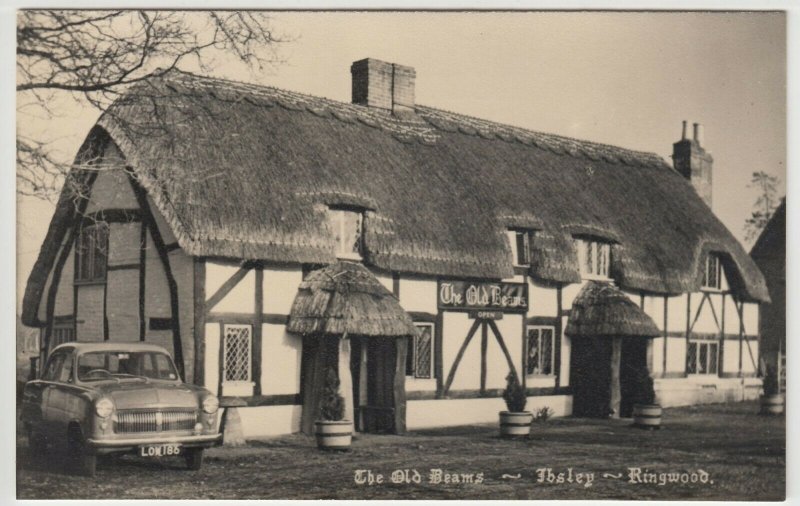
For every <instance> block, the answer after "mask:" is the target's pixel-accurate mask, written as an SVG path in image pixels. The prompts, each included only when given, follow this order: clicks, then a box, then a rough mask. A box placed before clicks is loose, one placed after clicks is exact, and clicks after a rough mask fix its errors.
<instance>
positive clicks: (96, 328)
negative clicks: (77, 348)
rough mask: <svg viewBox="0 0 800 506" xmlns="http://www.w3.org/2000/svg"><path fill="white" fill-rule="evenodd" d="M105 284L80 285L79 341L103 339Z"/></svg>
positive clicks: (77, 336)
mask: <svg viewBox="0 0 800 506" xmlns="http://www.w3.org/2000/svg"><path fill="white" fill-rule="evenodd" d="M105 289H106V287H105V285H104V284H102V285H81V286H79V287H78V319H77V335H76V338H77V340H78V341H102V340H103V294H104V292H105Z"/></svg>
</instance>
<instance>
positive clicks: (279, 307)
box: [263, 267, 303, 315]
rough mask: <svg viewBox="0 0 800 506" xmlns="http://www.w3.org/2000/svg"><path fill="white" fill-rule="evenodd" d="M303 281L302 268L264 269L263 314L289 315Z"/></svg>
mask: <svg viewBox="0 0 800 506" xmlns="http://www.w3.org/2000/svg"><path fill="white" fill-rule="evenodd" d="M302 281H303V270H302V269H301V268H300V267H285V268H277V267H270V268H268V269H264V308H263V312H264V313H265V314H268V313H272V314H285V315H288V314H289V312H290V311H291V309H292V302H294V298H295V296H296V295H297V288H298V287H299V286H300V283H301V282H302Z"/></svg>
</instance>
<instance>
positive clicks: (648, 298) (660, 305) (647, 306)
mask: <svg viewBox="0 0 800 506" xmlns="http://www.w3.org/2000/svg"><path fill="white" fill-rule="evenodd" d="M643 309H644V312H645V314H647V316H649V317H650V318H652V319H653V321H654V322H655V324H656V326H657V327H658V329H659V330H661V331H663V330H664V297H660V296H659V297H654V296H652V295H645V297H644V308H643Z"/></svg>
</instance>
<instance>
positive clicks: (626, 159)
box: [160, 69, 671, 168]
mask: <svg viewBox="0 0 800 506" xmlns="http://www.w3.org/2000/svg"><path fill="white" fill-rule="evenodd" d="M160 78H161V79H163V80H164V81H165V82H166V83H169V82H170V81H179V82H180V83H181V84H185V85H189V86H192V85H198V84H199V85H200V86H203V84H202V83H198V81H203V82H205V83H206V85H215V84H216V85H218V86H224V87H227V88H229V89H231V88H232V91H235V92H241V93H247V94H250V95H251V96H255V97H258V96H261V97H264V96H265V95H266V96H268V97H269V98H270V99H273V100H276V101H277V102H278V103H280V100H281V99H284V100H291V101H295V102H298V101H300V102H304V104H303V105H302V106H301V107H299V108H300V109H307V110H309V111H310V112H312V113H317V111H315V110H312V109H313V108H314V106H315V105H321V106H327V107H331V108H333V110H331V111H325V112H327V113H330V115H331V116H333V117H334V118H335V119H337V120H340V121H345V122H351V120H360V121H361V122H362V123H365V124H367V125H368V126H373V127H378V128H381V129H383V130H386V131H388V132H389V133H390V134H392V135H393V136H394V137H395V138H397V139H398V140H400V141H403V142H408V140H409V138H411V139H413V140H416V141H418V142H421V143H423V144H427V143H432V142H435V141H436V139H437V138H438V135H436V134H434V133H433V132H431V130H430V128H424V127H422V125H423V124H424V125H425V127H428V126H430V127H433V128H434V129H435V130H437V131H438V130H444V131H448V128H445V127H443V125H441V124H437V121H436V118H434V119H433V121H431V118H430V115H438V116H440V118H439V119H443V120H444V121H448V120H449V121H451V122H461V123H465V124H464V125H458V127H457V128H452V129H449V130H450V131H458V132H460V133H462V134H466V135H480V136H481V137H484V138H489V139H496V140H504V141H511V142H513V141H516V142H520V143H522V144H525V145H532V144H533V145H535V146H536V147H539V148H543V149H549V150H550V151H553V152H555V153H557V154H567V155H570V156H573V157H577V158H588V159H590V160H595V161H597V160H600V159H605V160H606V161H608V162H611V163H623V164H626V165H643V166H658V167H666V168H671V167H670V165H669V164H668V163H667V162H666V160H665V159H664V158H662V157H661V156H660V155H658V154H657V153H655V152H651V151H638V150H633V149H629V148H625V147H621V146H616V145H613V144H604V143H600V142H595V141H590V140H585V139H578V138H574V137H568V136H564V135H559V134H554V133H549V132H541V131H537V130H533V129H530V128H525V127H520V126H517V125H510V124H507V123H500V122H498V121H494V120H490V119H486V118H479V117H477V116H471V115H468V114H464V113H459V112H454V111H450V110H447V109H440V108H436V107H431V106H426V105H421V104H415V112H416V113H417V116H418V117H419V118H420V121H412V120H411V119H409V118H408V117H405V116H403V117H398V116H395V115H392V114H391V113H390V112H389V111H384V110H381V109H375V108H369V107H364V106H362V105H358V104H353V103H350V102H343V101H340V100H335V99H332V98H328V97H323V96H319V95H312V94H310V93H304V92H299V91H294V90H287V89H284V88H279V87H276V86H271V85H267V84H260V83H248V82H245V81H239V80H234V79H228V78H222V77H215V76H204V75H200V74H195V73H193V72H188V71H185V70H180V69H172V70H171V71H169V72H166V73H164V74H162V75H161V76H160ZM187 80H188V81H189V82H188V83H187ZM315 102H316V104H315ZM281 105H286V104H281ZM295 105H297V106H299V105H300V104H295ZM309 107H311V109H310V108H309ZM290 108H291V107H290ZM337 109H338V110H339V112H345V113H349V114H353V115H355V116H356V118H349V119H348V118H342V117H340V116H339V115H337V114H336V110H337ZM442 116H444V118H441V117H442ZM375 121H377V122H379V123H377V124H373V122H375ZM470 123H472V124H471V125H470ZM480 127H485V128H484V129H483V131H482V130H481V128H480ZM487 129H494V130H495V131H493V132H487V131H486V130H487ZM581 151H582V152H581Z"/></svg>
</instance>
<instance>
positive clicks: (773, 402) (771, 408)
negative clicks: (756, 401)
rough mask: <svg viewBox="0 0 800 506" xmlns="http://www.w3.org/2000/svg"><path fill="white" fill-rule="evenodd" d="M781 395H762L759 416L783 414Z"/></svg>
mask: <svg viewBox="0 0 800 506" xmlns="http://www.w3.org/2000/svg"><path fill="white" fill-rule="evenodd" d="M783 403H784V399H783V394H773V395H762V396H761V414H762V415H780V414H782V413H783Z"/></svg>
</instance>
